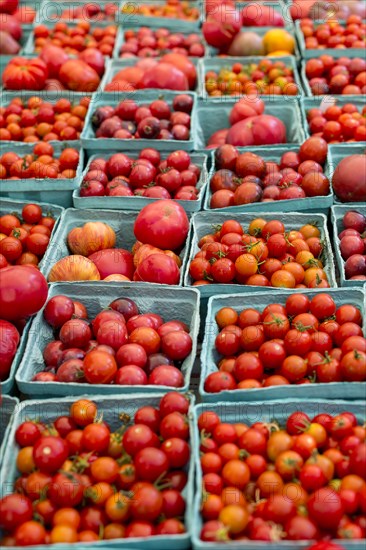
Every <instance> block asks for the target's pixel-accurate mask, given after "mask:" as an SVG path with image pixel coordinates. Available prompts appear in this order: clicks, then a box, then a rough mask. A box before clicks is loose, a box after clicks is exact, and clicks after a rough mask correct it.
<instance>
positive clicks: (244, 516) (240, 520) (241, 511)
mask: <svg viewBox="0 0 366 550" xmlns="http://www.w3.org/2000/svg"><path fill="white" fill-rule="evenodd" d="M219 520H220V521H221V522H222V523H223V524H224V526H225V527H226V528H227V529H228V531H229V533H231V534H233V535H235V534H238V533H241V532H242V531H244V529H245V527H246V526H247V524H248V521H249V513H248V511H247V510H246V509H245V508H242V507H241V506H238V505H236V504H229V505H228V506H225V507H224V508H223V509H222V510H221V512H220V515H219Z"/></svg>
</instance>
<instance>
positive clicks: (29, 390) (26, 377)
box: [16, 283, 199, 398]
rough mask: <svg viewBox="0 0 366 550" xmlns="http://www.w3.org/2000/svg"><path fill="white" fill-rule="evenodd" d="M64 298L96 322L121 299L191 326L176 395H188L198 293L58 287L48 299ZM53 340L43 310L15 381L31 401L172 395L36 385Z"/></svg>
mask: <svg viewBox="0 0 366 550" xmlns="http://www.w3.org/2000/svg"><path fill="white" fill-rule="evenodd" d="M59 294H64V295H66V296H69V297H70V298H72V299H73V300H78V301H81V302H82V303H83V304H84V305H85V307H86V308H87V311H88V314H89V318H90V319H93V318H94V317H95V316H96V315H97V314H98V313H99V312H100V311H101V310H102V309H104V308H106V307H108V305H109V304H110V303H111V302H112V301H113V300H115V299H116V298H118V297H121V296H128V298H130V299H132V300H134V301H135V302H136V304H137V306H138V308H139V310H140V311H141V313H148V312H149V311H155V312H159V315H161V316H162V317H163V319H164V321H169V320H171V319H179V320H180V321H183V322H184V323H186V324H187V325H188V326H189V329H190V335H191V337H192V344H193V345H192V351H191V353H190V354H189V355H188V357H187V358H186V359H185V360H184V361H183V363H182V366H181V370H182V373H183V374H184V386H183V387H182V388H178V389H177V391H180V392H186V391H188V389H189V380H190V376H191V371H192V368H193V363H194V360H195V357H196V346H197V337H198V328H199V294H198V292H197V290H195V289H184V288H172V287H169V286H166V285H160V287H159V289H157V288H156V286H155V285H149V284H146V283H133V284H130V283H104V284H98V285H95V284H93V283H84V284H77V283H56V284H53V285H51V288H50V292H49V296H48V298H49V299H50V298H51V297H52V296H57V295H59ZM53 339H54V333H53V330H52V327H50V326H49V325H48V324H47V323H46V322H45V320H44V318H43V310H41V311H40V312H39V313H38V314H37V316H36V317H35V318H34V320H33V322H32V325H31V327H30V331H29V337H28V340H27V345H26V348H25V351H24V354H23V358H22V362H21V365H20V368H19V371H18V372H17V376H16V380H17V385H18V387H19V389H20V390H21V391H22V392H23V393H25V394H27V395H30V396H32V397H34V396H36V397H40V398H42V397H49V396H56V395H58V396H61V395H62V396H65V395H70V393H71V394H72V395H86V394H98V393H99V394H104V395H105V394H111V393H118V394H130V393H134V392H136V391H138V392H141V393H143V394H151V393H154V392H159V391H165V392H167V391H170V389H174V390H175V388H170V387H168V386H153V385H146V386H117V385H112V384H97V385H95V384H87V383H62V382H42V383H39V382H33V381H32V378H33V376H34V375H35V374H36V373H37V372H40V371H42V370H43V368H44V361H43V355H42V354H43V350H44V348H45V347H46V345H47V344H48V343H49V342H51V341H52V340H53Z"/></svg>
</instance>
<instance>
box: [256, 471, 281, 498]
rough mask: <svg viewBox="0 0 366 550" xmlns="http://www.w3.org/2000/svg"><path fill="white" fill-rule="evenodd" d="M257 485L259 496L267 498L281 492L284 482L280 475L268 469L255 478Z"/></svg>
mask: <svg viewBox="0 0 366 550" xmlns="http://www.w3.org/2000/svg"><path fill="white" fill-rule="evenodd" d="M257 487H258V489H259V490H260V494H261V496H262V497H263V498H268V497H269V496H271V495H274V494H277V493H282V491H283V487H284V484H283V480H282V477H281V476H280V475H279V474H278V473H277V472H271V471H269V470H268V471H266V472H263V474H261V475H260V476H259V478H258V479H257Z"/></svg>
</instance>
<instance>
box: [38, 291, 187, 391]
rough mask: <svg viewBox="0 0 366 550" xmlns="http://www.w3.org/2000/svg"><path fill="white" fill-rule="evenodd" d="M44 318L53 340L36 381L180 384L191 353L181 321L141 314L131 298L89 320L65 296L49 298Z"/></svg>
mask: <svg viewBox="0 0 366 550" xmlns="http://www.w3.org/2000/svg"><path fill="white" fill-rule="evenodd" d="M43 315H44V318H45V320H46V322H47V323H48V324H49V325H50V326H51V327H52V328H53V329H54V330H55V338H56V339H55V340H53V341H51V342H49V343H48V344H47V345H46V347H45V349H44V350H43V359H44V362H45V369H44V370H43V371H41V372H38V373H37V374H36V375H35V376H34V378H33V380H35V381H37V382H45V381H48V382H74V383H75V382H78V383H80V382H82V383H88V384H116V385H122V386H135V385H142V386H144V385H146V384H151V385H159V386H171V387H182V386H183V385H184V377H183V374H182V373H181V371H180V370H179V368H178V366H180V365H181V363H182V362H183V361H184V360H185V359H186V357H188V355H189V354H190V353H191V351H192V338H191V336H190V335H189V327H187V325H186V324H185V323H183V322H181V321H178V320H171V321H167V322H164V321H163V319H162V317H161V316H160V315H158V314H157V313H152V312H146V313H140V311H139V309H138V307H137V305H136V303H135V302H134V301H133V300H131V299H129V298H118V299H116V300H114V301H113V302H111V303H110V304H109V305H108V307H107V308H106V309H104V310H102V311H101V312H100V313H98V314H97V315H96V316H95V317H94V318H93V319H88V314H87V310H86V308H85V306H84V305H83V304H80V303H78V302H77V303H76V304H75V302H74V301H73V300H72V299H71V298H68V297H67V296H63V295H59V296H54V297H53V298H51V299H50V300H49V301H48V303H47V305H46V307H45V309H44V312H43ZM175 365H177V366H175Z"/></svg>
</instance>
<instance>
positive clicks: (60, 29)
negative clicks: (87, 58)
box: [33, 20, 117, 56]
mask: <svg viewBox="0 0 366 550" xmlns="http://www.w3.org/2000/svg"><path fill="white" fill-rule="evenodd" d="M33 35H34V50H35V52H37V53H39V52H41V51H42V48H43V47H44V46H46V45H47V44H53V45H55V46H58V47H60V48H62V49H63V50H65V52H67V53H68V54H70V55H77V54H78V53H79V52H81V51H83V50H85V49H86V48H97V49H98V50H99V51H100V52H101V53H102V54H103V55H109V56H111V55H112V53H113V48H114V43H115V40H116V35H117V27H116V25H108V26H106V27H93V29H91V25H90V23H89V22H88V21H85V20H84V21H78V22H77V23H76V24H74V25H70V24H68V23H64V22H63V21H60V22H58V23H56V24H55V25H54V27H53V28H49V27H47V26H46V25H37V26H36V27H34V29H33Z"/></svg>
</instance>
